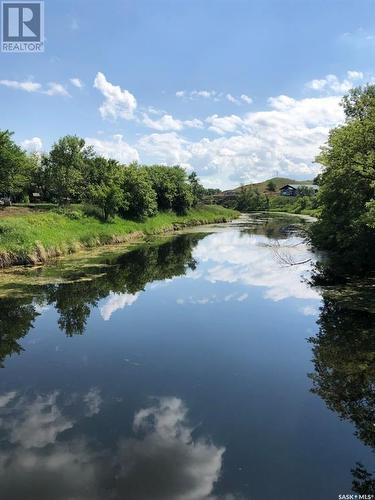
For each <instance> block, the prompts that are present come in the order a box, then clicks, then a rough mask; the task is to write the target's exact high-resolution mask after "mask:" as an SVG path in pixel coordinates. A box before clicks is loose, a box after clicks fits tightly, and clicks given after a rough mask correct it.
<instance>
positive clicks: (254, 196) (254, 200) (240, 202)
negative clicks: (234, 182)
mask: <svg viewBox="0 0 375 500" xmlns="http://www.w3.org/2000/svg"><path fill="white" fill-rule="evenodd" d="M268 207H269V202H268V198H267V196H264V195H262V194H260V193H259V191H258V190H257V189H252V188H249V187H248V188H246V187H245V186H241V189H240V192H239V194H238V196H237V199H236V208H237V210H240V211H241V212H253V211H255V210H267V209H268Z"/></svg>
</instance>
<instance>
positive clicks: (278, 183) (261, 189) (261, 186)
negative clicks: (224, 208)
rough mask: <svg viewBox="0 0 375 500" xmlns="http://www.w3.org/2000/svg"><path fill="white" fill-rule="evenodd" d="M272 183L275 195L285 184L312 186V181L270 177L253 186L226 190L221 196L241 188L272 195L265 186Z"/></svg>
mask: <svg viewBox="0 0 375 500" xmlns="http://www.w3.org/2000/svg"><path fill="white" fill-rule="evenodd" d="M271 181H272V182H273V183H274V184H275V186H276V187H275V191H274V192H275V194H277V193H278V192H279V189H280V188H282V187H283V186H285V184H305V185H306V186H308V185H309V184H312V183H313V181H296V180H295V179H288V178H287V177H272V179H267V180H265V181H263V182H256V183H254V184H245V185H244V186H238V187H236V188H234V189H228V190H227V191H222V194H223V195H224V196H225V195H226V193H227V194H232V193H233V191H239V190H240V189H241V187H244V188H251V189H258V191H259V192H260V193H267V194H270V195H272V194H273V192H272V191H269V190H268V188H267V185H268V183H269V182H271Z"/></svg>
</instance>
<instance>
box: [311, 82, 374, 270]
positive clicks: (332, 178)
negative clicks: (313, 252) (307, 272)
mask: <svg viewBox="0 0 375 500" xmlns="http://www.w3.org/2000/svg"><path fill="white" fill-rule="evenodd" d="M341 105H342V107H343V109H344V113H345V123H344V124H343V125H340V126H338V127H336V128H334V129H332V130H331V132H330V134H329V138H328V142H327V144H326V145H324V146H323V147H322V148H321V152H320V154H319V156H318V157H317V158H316V161H317V162H318V163H320V164H321V165H323V172H322V174H321V175H320V176H319V186H320V190H319V195H318V201H319V205H320V207H321V215H320V218H319V221H318V222H317V223H316V224H315V225H314V227H313V231H312V241H313V243H314V244H315V246H317V247H318V248H321V249H324V250H328V251H329V252H330V255H331V256H332V257H333V258H334V260H335V266H336V267H337V266H341V268H342V270H343V273H344V274H347V273H355V274H357V273H359V274H363V273H367V272H368V271H369V270H373V269H374V268H375V259H374V255H375V231H374V229H375V85H367V86H365V87H357V88H355V89H352V90H350V91H349V93H348V94H347V95H345V96H344V98H343V100H342V103H341Z"/></svg>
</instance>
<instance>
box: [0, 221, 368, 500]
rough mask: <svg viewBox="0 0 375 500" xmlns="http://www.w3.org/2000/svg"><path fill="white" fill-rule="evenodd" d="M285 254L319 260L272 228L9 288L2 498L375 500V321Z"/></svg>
mask: <svg viewBox="0 0 375 500" xmlns="http://www.w3.org/2000/svg"><path fill="white" fill-rule="evenodd" d="M274 242H280V245H281V246H282V248H283V251H285V252H288V255H290V256H291V258H292V259H293V260H295V261H298V262H304V261H306V260H307V258H310V257H311V253H310V252H309V249H308V247H307V246H306V243H305V241H304V238H303V235H302V234H300V233H299V232H298V231H296V229H295V226H293V225H291V222H290V221H288V222H287V223H283V222H282V221H280V220H277V221H265V220H263V219H262V218H259V219H256V220H255V221H253V222H252V223H250V224H248V223H246V221H244V220H242V221H240V226H239V227H236V226H229V227H228V226H219V227H217V228H215V229H214V230H213V232H212V233H210V234H200V233H195V234H185V235H180V236H177V237H174V238H169V239H167V240H165V239H164V240H162V241H150V242H149V243H148V244H145V245H140V246H137V247H136V248H134V249H133V250H131V251H128V252H126V253H120V254H113V253H111V252H108V253H104V254H100V255H99V256H96V257H92V258H89V259H87V260H86V259H82V258H76V260H69V259H64V260H63V261H61V263H60V264H57V265H56V266H47V267H45V268H43V269H30V270H22V271H21V270H20V271H18V272H15V273H14V274H12V275H11V274H9V276H14V279H13V278H10V279H8V281H7V282H6V280H5V279H3V280H1V279H0V293H1V294H2V296H5V294H4V290H8V291H9V294H8V296H7V297H6V298H2V299H0V327H1V330H0V361H1V362H4V360H5V359H6V360H7V361H6V364H7V369H6V370H4V371H2V372H1V373H2V379H1V380H0V441H1V451H0V484H1V490H0V491H1V493H0V496H1V498H4V499H5V500H8V499H12V500H13V499H15V500H18V499H21V498H22V499H23V498H31V500H34V498H35V500H36V499H38V500H39V499H41V500H44V499H46V500H47V499H48V500H54V499H61V500H67V499H73V498H74V499H75V498H77V499H78V498H79V499H80V500H86V499H87V500H88V499H93V500H99V499H100V500H103V499H108V500H113V499H114V500H117V499H119V500H120V499H123V498H127V499H130V500H131V499H134V500H139V499H148V500H149V499H151V498H152V499H160V500H161V499H163V500H181V499H183V500H205V499H207V500H216V499H218V498H220V499H225V500H232V499H234V498H240V497H241V498H283V499H284V498H306V499H309V500H310V499H313V498H329V497H332V498H333V497H335V496H337V495H338V494H339V493H340V492H342V493H343V492H344V491H345V489H346V491H348V489H350V485H351V481H352V480H353V489H354V491H356V492H358V493H370V492H371V493H373V489H374V481H373V477H372V476H371V474H370V472H371V470H372V467H371V466H370V463H369V460H368V457H369V453H368V450H367V449H366V448H365V447H364V446H361V444H360V441H361V442H363V443H364V444H365V445H366V446H367V447H368V448H370V449H375V435H374V428H375V427H374V425H373V423H374V421H375V420H374V417H375V396H374V387H375V372H374V360H375V357H374V352H375V345H374V342H375V341H374V339H375V335H374V327H375V324H374V318H373V314H371V313H370V311H375V307H373V306H369V301H368V298H367V297H365V296H364V294H363V287H362V288H361V287H360V286H358V287H353V286H350V287H349V286H341V288H340V287H338V286H337V285H335V286H331V287H326V286H322V281H323V280H320V281H319V279H317V280H316V281H315V283H314V286H309V285H308V283H307V282H306V278H308V277H309V276H310V272H311V271H310V269H311V265H310V263H308V262H304V263H303V264H301V265H298V266H286V265H283V263H281V262H279V261H278V259H277V255H276V256H275V252H274V248H273V243H274ZM312 258H314V256H312ZM177 277H179V278H181V279H176V278H177ZM317 283H318V284H319V285H320V287H317V286H315V285H316V284H317ZM323 284H324V283H323ZM339 288H340V290H341V291H340V293H338V291H339ZM342 291H345V293H341V292H342ZM368 291H369V296H370V295H371V294H372V296H373V286H371V285H369V287H368ZM12 294H13V295H12ZM319 306H321V309H319ZM318 317H320V320H319V326H318V327H317V326H316V324H315V320H316V318H318ZM56 323H57V325H58V327H59V328H60V330H62V331H63V332H64V333H65V334H66V335H67V336H68V337H73V338H65V337H64V336H63V335H61V334H60V333H59V330H58V328H56ZM33 327H35V328H34V332H33V333H31V334H30V336H29V342H30V343H31V342H32V343H33V348H32V349H31V348H30V349H29V351H28V352H27V353H25V355H24V356H23V357H22V358H18V357H16V356H14V358H13V359H11V360H10V359H9V356H11V355H12V354H13V353H20V352H21V351H22V347H23V348H25V346H26V345H27V343H26V342H25V340H22V339H23V338H24V336H25V335H26V334H27V333H28V332H29V331H30V330H32V328H33ZM318 328H319V332H318V334H317V335H315V336H314V332H316V331H317V330H318ZM84 332H87V333H86V335H84V336H78V335H79V334H83V333H84ZM308 336H310V337H311V338H310V343H307V342H306V337H308ZM311 348H312V353H311ZM312 356H313V366H312V365H311V364H310V360H311V357H312ZM312 371H313V373H312V374H311V379H308V378H307V376H306V374H307V373H308V372H312ZM311 385H313V390H314V392H315V394H316V395H319V396H320V398H321V399H322V400H324V401H325V402H326V403H327V406H328V407H329V408H330V409H331V410H333V411H334V412H335V413H336V414H337V415H339V417H340V418H341V419H343V420H346V421H347V422H350V423H352V424H353V426H354V427H355V428H356V431H357V437H358V438H359V439H355V438H354V437H353V435H352V429H351V428H350V427H349V426H347V427H346V428H343V427H340V425H338V422H337V419H336V418H335V417H334V415H333V414H331V412H329V411H327V410H326V408H325V406H324V405H322V404H321V401H320V398H318V397H315V396H312V395H311V393H310V388H311ZM27 387H31V389H30V388H29V389H27ZM150 394H151V395H154V394H163V395H173V396H171V397H157V398H153V399H149V398H148V396H149V395H150ZM188 407H189V408H190V412H188ZM208 436H212V437H210V438H208ZM249 443H251V446H250V448H251V449H249ZM356 461H358V462H359V461H361V462H362V463H363V465H360V464H356ZM331 464H335V465H334V467H336V468H335V469H334V470H333V466H332V467H331ZM328 468H330V477H331V478H332V481H331V483H329V482H327V480H326V478H327V470H328ZM351 468H352V469H353V470H352V473H351V471H350V469H351ZM270 470H272V475H273V478H274V481H272V482H271V481H268V478H269V471H270ZM233 490H236V491H237V490H238V491H240V492H241V494H242V496H240V497H239V496H235V495H233V494H232V493H226V492H232V491H233ZM30 492H32V495H31V497H30ZM217 495H223V496H217Z"/></svg>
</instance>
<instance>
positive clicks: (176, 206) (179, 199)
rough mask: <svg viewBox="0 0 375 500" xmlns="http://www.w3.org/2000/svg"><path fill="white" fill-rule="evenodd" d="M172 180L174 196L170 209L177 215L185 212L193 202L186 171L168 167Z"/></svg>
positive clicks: (176, 167)
mask: <svg viewBox="0 0 375 500" xmlns="http://www.w3.org/2000/svg"><path fill="white" fill-rule="evenodd" d="M170 171H171V176H172V180H173V183H174V186H175V196H174V198H173V201H172V209H173V210H174V211H175V212H176V213H177V214H179V215H183V214H185V213H186V212H187V211H188V210H189V208H191V206H192V204H193V201H194V200H193V193H192V189H191V185H190V184H189V183H188V182H187V177H186V172H185V170H184V169H183V168H181V167H178V166H175V167H170Z"/></svg>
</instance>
